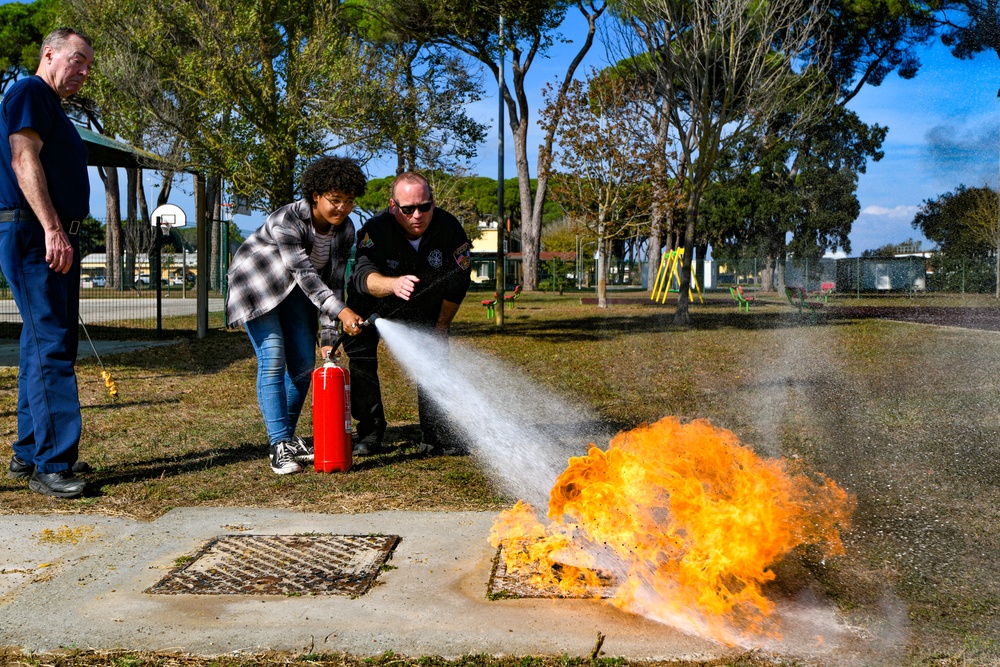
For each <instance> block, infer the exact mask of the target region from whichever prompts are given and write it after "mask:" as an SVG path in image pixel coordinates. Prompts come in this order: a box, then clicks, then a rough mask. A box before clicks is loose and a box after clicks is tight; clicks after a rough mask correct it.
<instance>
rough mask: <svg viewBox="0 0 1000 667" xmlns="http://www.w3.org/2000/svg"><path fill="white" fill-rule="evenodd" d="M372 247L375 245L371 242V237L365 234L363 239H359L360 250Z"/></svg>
mask: <svg viewBox="0 0 1000 667" xmlns="http://www.w3.org/2000/svg"><path fill="white" fill-rule="evenodd" d="M373 245H375V242H374V241H372V237H371V236H369V235H368V234H365V237H364V238H363V239H361V243H360V244H359V246H360V247H361V248H371V247H372V246H373Z"/></svg>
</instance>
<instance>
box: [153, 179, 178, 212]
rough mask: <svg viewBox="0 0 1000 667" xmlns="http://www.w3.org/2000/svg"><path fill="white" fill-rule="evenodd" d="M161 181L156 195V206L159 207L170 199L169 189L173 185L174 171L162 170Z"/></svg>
mask: <svg viewBox="0 0 1000 667" xmlns="http://www.w3.org/2000/svg"><path fill="white" fill-rule="evenodd" d="M162 174H163V182H162V183H161V184H160V192H159V194H157V195H156V206H157V208H159V207H160V206H163V205H164V204H166V203H167V202H168V201H170V191H171V190H172V189H173V187H174V172H173V171H164V172H162Z"/></svg>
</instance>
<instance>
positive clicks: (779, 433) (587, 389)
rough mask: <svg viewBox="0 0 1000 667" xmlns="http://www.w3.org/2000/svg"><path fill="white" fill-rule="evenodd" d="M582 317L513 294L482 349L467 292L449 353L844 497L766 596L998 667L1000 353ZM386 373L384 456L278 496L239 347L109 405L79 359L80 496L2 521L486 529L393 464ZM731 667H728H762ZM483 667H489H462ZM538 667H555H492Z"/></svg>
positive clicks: (216, 339)
mask: <svg viewBox="0 0 1000 667" xmlns="http://www.w3.org/2000/svg"><path fill="white" fill-rule="evenodd" d="M640 296H641V295H640ZM579 297H580V295H579V294H577V295H569V294H567V295H565V296H557V295H549V294H532V293H527V294H523V295H521V297H520V298H519V300H518V302H517V307H516V308H515V309H512V310H508V311H507V321H506V326H505V328H504V330H503V331H502V332H498V331H497V330H496V329H495V327H494V326H493V324H492V322H491V321H488V320H486V319H485V317H484V312H483V309H482V307H481V306H480V305H479V301H480V299H481V298H483V297H482V296H481V295H480V294H470V295H469V297H468V300H467V302H466V304H465V306H464V307H463V309H462V310H461V311H460V313H459V317H458V319H457V321H456V323H455V325H454V328H453V336H454V340H455V341H456V342H457V344H460V345H463V346H469V347H472V348H474V349H476V350H478V351H481V352H485V353H488V354H490V355H492V356H494V357H495V358H497V359H498V360H499V361H500V362H502V363H504V364H506V365H507V366H509V367H510V368H512V369H516V370H517V371H518V372H520V373H523V374H524V375H525V376H526V377H528V378H530V379H532V380H533V381H534V382H535V383H537V384H538V385H541V386H542V387H545V388H547V389H549V390H551V391H552V392H555V393H557V394H562V395H566V396H569V397H572V398H574V399H575V400H576V401H578V402H581V403H583V404H584V405H586V406H588V407H589V408H590V409H591V410H592V411H593V413H594V414H595V415H597V416H598V417H599V418H600V419H601V420H602V421H604V422H605V423H607V424H609V425H611V426H612V427H614V428H619V429H627V428H632V427H634V426H636V425H638V424H640V423H643V422H651V421H655V420H657V419H660V418H661V417H664V416H668V415H676V416H678V417H680V418H682V419H692V418H707V419H709V420H711V421H712V422H713V423H714V424H715V425H717V426H721V427H724V428H727V429H730V430H732V431H733V432H735V433H736V434H737V436H739V438H740V439H741V441H742V442H743V443H745V444H747V445H749V446H750V447H752V448H753V449H754V450H755V451H757V452H758V453H759V454H762V455H765V456H774V457H778V456H781V457H789V458H795V459H799V460H801V461H803V462H804V463H805V464H806V465H807V466H809V467H810V468H812V469H815V470H818V471H821V472H823V473H824V474H826V475H828V476H829V477H831V478H832V479H834V480H835V481H836V482H837V483H838V484H840V485H841V486H843V487H844V488H846V489H847V490H848V491H849V492H851V493H852V494H854V495H855V496H856V497H857V510H856V512H855V516H854V527H853V531H852V532H850V533H848V534H846V535H845V536H844V541H845V546H846V548H847V555H846V556H844V557H840V558H836V559H833V560H827V561H823V560H822V559H821V558H819V556H818V555H817V554H815V553H813V552H811V551H809V550H803V551H802V552H801V553H796V554H794V555H793V556H792V557H791V558H788V559H786V562H783V563H781V564H779V565H778V567H777V568H776V569H777V571H778V574H779V580H780V579H781V578H782V577H787V578H794V577H796V576H797V573H807V574H808V575H809V577H810V578H811V579H813V580H815V581H818V582H819V585H820V587H821V589H822V590H820V591H818V592H819V593H820V594H821V595H823V596H825V597H827V598H829V599H832V600H833V601H835V603H836V605H837V607H838V608H839V610H840V611H841V613H842V614H843V616H844V617H845V618H846V619H848V621H849V622H851V623H853V624H856V625H858V626H860V627H864V628H869V629H870V630H871V631H872V632H873V633H876V634H878V635H880V636H890V635H891V636H894V637H896V638H901V639H899V640H900V641H902V642H903V643H904V645H905V646H907V654H908V658H907V660H908V664H927V665H931V664H933V665H996V664H1000V639H998V638H1000V565H998V556H997V554H998V553H1000V409H998V407H1000V372H998V370H1000V333H997V332H989V331H976V330H968V329H961V328H951V327H936V326H924V325H918V324H906V323H898V322H891V321H885V320H877V319H851V318H849V317H842V316H838V315H837V314H836V313H835V312H832V311H833V310H834V309H833V308H829V307H828V308H827V309H826V310H827V312H825V313H823V314H822V315H821V316H820V318H819V323H818V324H817V325H810V324H809V323H808V321H806V322H802V321H800V319H799V317H798V315H797V314H794V313H793V312H792V310H791V308H790V307H789V306H788V304H787V302H785V301H784V299H779V298H778V296H777V295H765V298H764V301H765V303H763V304H758V305H755V306H754V307H753V308H752V310H751V313H749V314H746V313H739V312H737V310H736V307H735V305H736V304H735V302H733V301H732V300H731V299H730V298H729V295H728V294H726V295H725V298H723V296H721V295H714V296H713V297H712V298H711V299H710V300H709V302H708V303H706V304H705V305H695V306H693V307H692V316H693V325H692V326H691V327H688V328H684V327H678V326H675V325H673V324H672V319H673V306H672V305H653V304H648V303H636V304H629V305H615V306H613V307H612V308H609V309H606V310H603V311H602V310H599V309H597V308H596V307H593V306H583V305H581V304H580V298H579ZM838 302H842V303H843V304H845V305H851V306H854V305H872V304H873V303H874V304H876V305H879V304H882V305H889V304H891V305H894V306H895V305H909V306H911V307H915V308H920V307H926V306H928V305H949V306H972V305H975V306H988V307H996V302H995V301H993V300H992V299H985V298H982V297H978V298H971V297H970V298H969V299H961V298H959V297H955V298H942V297H934V298H919V299H911V298H909V297H900V298H898V299H892V300H891V301H890V300H888V299H885V298H881V299H873V300H861V301H858V300H855V299H847V298H841V299H831V302H830V306H831V307H832V306H835V305H836V304H837V303H838ZM83 344H84V345H86V341H84V342H83ZM383 359H384V360H385V361H384V363H383V366H382V368H383V391H384V394H385V398H386V408H387V411H388V415H389V419H390V432H389V434H388V435H389V439H390V440H393V441H395V443H396V444H395V445H394V446H393V447H392V448H391V449H390V452H389V453H388V454H385V455H382V456H378V457H370V458H365V459H362V460H361V461H360V462H359V463H358V464H357V465H356V467H355V468H354V469H353V470H352V471H351V472H350V473H348V474H334V475H318V474H305V475H291V476H284V477H279V476H276V475H274V474H273V473H271V471H270V469H269V467H268V465H267V462H266V447H265V444H264V443H265V442H266V437H265V433H264V429H263V424H262V420H261V417H260V413H259V410H258V408H257V403H256V397H255V391H254V376H255V367H256V366H255V360H254V357H253V353H252V350H251V348H250V345H249V342H248V341H247V338H246V335H245V334H244V333H242V332H241V331H221V330H216V331H213V332H212V333H211V335H210V336H209V337H208V338H207V339H204V340H194V339H184V340H182V341H181V342H180V343H178V344H177V345H173V346H166V347H159V348H155V349H151V350H147V351H142V352H136V353H132V354H127V355H118V356H115V357H111V358H106V359H105V360H104V361H105V364H106V365H107V366H108V368H109V370H111V371H112V373H113V375H114V378H115V380H116V381H117V383H118V387H119V390H120V393H121V400H120V401H118V402H117V403H111V402H109V400H108V396H107V393H106V390H105V387H104V383H103V381H102V380H101V377H100V367H99V366H98V365H97V362H96V360H93V359H88V360H84V361H82V362H81V363H80V364H79V367H78V376H79V381H80V393H81V397H82V402H83V406H84V409H83V415H84V429H85V432H84V436H83V441H82V444H81V453H82V454H81V456H82V458H84V459H86V460H87V461H89V462H90V463H91V464H92V465H93V466H94V468H95V472H94V473H93V474H92V475H90V476H89V479H90V480H91V481H92V483H93V485H94V486H95V487H96V488H97V489H99V492H98V493H96V494H95V495H92V496H89V497H86V498H83V499H80V500H75V501H55V500H52V499H48V498H45V497H42V496H39V495H37V494H33V493H30V492H28V491H27V490H26V485H25V484H24V483H23V482H20V481H12V480H6V479H4V480H0V512H8V513H11V512H52V511H59V512H66V511H71V512H74V511H75V512H100V513H107V514H123V515H128V516H133V517H138V518H152V517H156V516H158V515H160V514H162V513H164V512H166V511H168V510H169V509H171V508H172V507H178V506H199V505H200V506H265V507H281V508H289V509H303V510H309V511H319V512H333V513H337V512H364V511H375V510H386V509H409V510H490V511H494V510H500V509H502V508H505V507H507V506H509V505H510V504H511V503H512V502H513V501H514V500H516V499H513V498H506V497H504V496H503V495H502V494H501V493H500V492H499V491H498V489H497V487H496V486H495V485H494V483H493V482H492V481H491V479H489V478H488V477H487V476H486V475H485V474H484V472H482V471H481V470H480V469H479V468H477V465H476V461H475V458H432V459H421V458H419V457H416V456H415V455H413V454H412V449H413V445H414V444H415V443H416V442H418V441H419V431H418V429H417V426H416V421H417V415H416V400H415V392H414V391H413V385H412V384H411V382H410V381H409V380H407V379H406V378H405V377H403V376H402V374H401V372H400V370H399V369H398V368H397V367H396V366H395V364H394V363H393V362H392V361H391V357H390V356H389V355H385V356H383ZM501 400H502V397H501ZM15 413H16V370H15V369H5V370H2V371H0V414H3V415H4V416H5V419H4V420H3V421H2V422H0V431H2V433H0V435H2V436H3V438H5V439H6V440H7V441H10V440H11V439H13V438H14V437H15V433H16V426H15V418H14V416H15ZM309 422H310V417H309V415H308V403H307V410H306V413H305V414H304V423H303V424H302V425H301V427H300V431H301V432H303V433H309V432H310V431H311V429H310V425H309ZM585 444H586V443H581V448H582V447H583V445H585ZM597 444H598V445H601V446H602V447H603V446H606V444H607V443H597ZM2 657H3V654H2V653H0V658H2ZM77 657H78V659H79V660H78V662H77V664H123V665H124V664H135V665H145V664H150V665H153V664H174V663H170V662H169V661H168V660H169V659H167V658H163V657H157V656H142V655H129V656H126V657H127V660H125V661H124V662H123V661H122V660H123V656H121V655H117V656H113V657H108V656H105V658H106V660H105V658H102V657H101V655H99V654H88V655H83V656H77ZM8 658H11V659H14V657H13V656H10V655H8ZM101 660H104V662H101ZM157 660H163V661H164V662H156V661H157ZM234 660H235V659H234ZM282 660H287V661H293V659H292V658H290V657H286V658H282ZM316 660H318V661H319V662H326V661H330V662H331V664H342V665H345V666H346V665H349V664H351V661H350V659H349V658H346V657H342V658H337V659H334V658H331V657H329V656H327V657H326V658H322V659H316ZM745 660H746V661H745V662H742V663H732V662H731V663H728V664H744V665H753V664H762V663H758V662H757V658H755V657H753V656H747V658H746V659H745ZM89 661H93V662H89ZM484 661H485V662H484ZM49 662H51V661H50V660H48V659H46V664H48V663H49ZM390 662H394V664H395V662H402V663H407V662H408V661H407V660H406V659H400V658H399V657H398V656H396V658H395V659H394V660H390ZM480 662H481V663H483V664H487V663H488V664H489V665H491V666H495V665H504V666H506V665H507V663H505V662H503V661H496V660H490V659H482V658H481V659H479V660H478V662H477V660H475V659H470V664H471V663H477V664H478V663H480ZM536 662H537V664H538V665H543V664H551V665H555V664H556V663H558V664H570V662H567V661H562V662H560V661H558V660H554V661H549V662H548V663H546V662H545V661H534V659H524V660H522V661H521V662H517V663H515V662H510V665H511V666H512V667H513V665H515V664H517V665H522V664H523V665H529V666H530V665H534V664H535V663H536ZM39 664H40V663H39ZM53 664H55V663H53ZM65 664H70V663H65ZM177 664H180V663H177ZM219 664H229V663H219ZM233 664H236V663H233ZM245 664H252V662H247V663H245ZM261 664H262V663H261ZM359 664H360V663H359ZM366 664H373V665H377V664H378V662H377V661H374V662H371V661H370V662H369V663H366ZM414 664H416V663H414ZM420 664H433V662H432V661H431V662H426V663H424V662H421V663H420ZM616 664H617V663H616Z"/></svg>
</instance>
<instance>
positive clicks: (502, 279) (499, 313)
mask: <svg viewBox="0 0 1000 667" xmlns="http://www.w3.org/2000/svg"><path fill="white" fill-rule="evenodd" d="M498 35H499V37H500V59H499V60H500V62H499V63H498V67H497V97H498V99H499V104H498V106H499V114H498V116H497V118H499V119H500V120H499V122H498V123H497V126H498V128H499V130H498V132H497V285H496V287H497V289H496V293H497V303H496V308H495V309H494V315H495V317H496V325H497V326H498V327H502V326H503V305H504V288H505V287H506V283H507V279H506V276H505V275H504V247H503V246H504V241H505V240H506V233H507V225H506V220H505V219H504V211H503V208H504V207H503V138H504V128H503V123H504V120H503V119H504V109H503V104H504V99H503V91H504V85H505V84H504V77H503V74H504V72H503V70H504V66H505V62H504V44H503V15H502V14H501V16H500V25H499V28H498Z"/></svg>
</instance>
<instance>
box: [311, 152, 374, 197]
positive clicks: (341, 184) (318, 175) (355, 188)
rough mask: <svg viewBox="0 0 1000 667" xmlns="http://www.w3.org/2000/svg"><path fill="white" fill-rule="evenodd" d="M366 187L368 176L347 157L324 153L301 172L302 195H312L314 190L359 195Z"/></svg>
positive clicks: (321, 192)
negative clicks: (324, 154)
mask: <svg viewBox="0 0 1000 667" xmlns="http://www.w3.org/2000/svg"><path fill="white" fill-rule="evenodd" d="M366 189H368V178H367V177H366V176H365V172H363V171H361V167H360V166H358V163H357V162H355V161H354V160H352V159H351V158H349V157H339V156H336V155H326V156H323V157H321V158H319V159H318V160H316V161H315V162H313V163H312V164H310V165H309V166H308V167H306V170H305V172H303V174H302V196H303V197H305V198H306V199H309V198H310V197H312V194H313V193H314V192H318V193H320V194H323V193H324V192H340V193H343V194H345V195H350V196H352V197H360V196H361V195H363V194H364V193H365V190H366Z"/></svg>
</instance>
